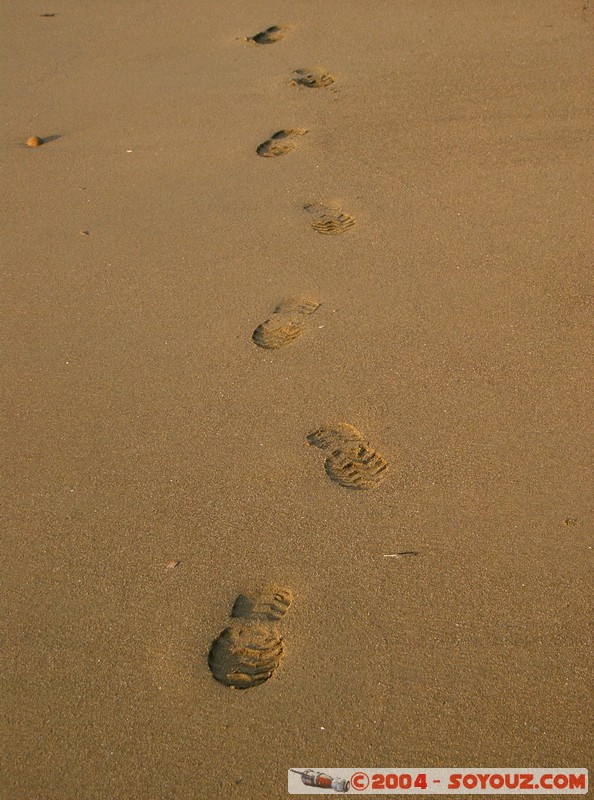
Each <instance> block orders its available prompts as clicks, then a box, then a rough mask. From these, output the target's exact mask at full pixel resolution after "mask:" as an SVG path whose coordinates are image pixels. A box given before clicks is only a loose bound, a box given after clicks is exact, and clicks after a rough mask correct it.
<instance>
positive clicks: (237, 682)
mask: <svg viewBox="0 0 594 800" xmlns="http://www.w3.org/2000/svg"><path fill="white" fill-rule="evenodd" d="M292 601H293V593H292V592H291V590H290V589H284V588H277V587H270V586H269V587H265V588H264V589H262V590H261V591H259V592H257V593H255V594H252V595H239V597H238V598H237V600H236V601H235V604H234V606H233V610H232V612H231V617H232V621H231V625H230V626H229V627H228V628H225V630H224V631H223V632H222V633H221V634H220V635H219V636H218V637H217V638H216V639H215V640H214V642H213V643H212V646H211V648H210V653H209V655H208V666H209V667H210V671H211V672H212V674H213V677H214V678H215V679H216V680H217V681H219V682H220V683H224V684H225V685H226V686H231V687H232V688H234V689H250V688H251V687H252V686H258V684H260V683H264V682H265V681H267V680H268V679H269V678H271V677H272V675H273V674H274V673H275V672H276V670H277V669H278V668H279V666H280V663H281V661H282V659H283V657H284V654H285V647H284V642H283V639H282V636H281V634H280V630H279V628H278V626H277V625H276V623H277V622H278V621H279V620H280V619H282V617H284V615H285V614H286V613H287V611H288V609H289V606H290V605H291V603H292ZM235 620H237V621H235Z"/></svg>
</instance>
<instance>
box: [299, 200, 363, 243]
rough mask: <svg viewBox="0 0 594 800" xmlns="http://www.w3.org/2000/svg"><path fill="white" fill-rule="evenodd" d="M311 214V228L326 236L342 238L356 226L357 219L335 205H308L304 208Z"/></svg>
mask: <svg viewBox="0 0 594 800" xmlns="http://www.w3.org/2000/svg"><path fill="white" fill-rule="evenodd" d="M303 208H304V209H305V211H307V213H308V214H311V216H312V221H311V227H312V228H313V229H314V230H315V231H317V232H318V233H323V234H325V235H326V236H340V235H341V234H343V233H346V232H347V231H348V229H349V228H352V227H353V225H354V224H355V218H354V217H352V216H351V215H350V214H347V213H346V211H343V210H342V209H341V208H340V207H339V206H337V205H335V204H333V203H328V204H326V203H306V205H304V206H303Z"/></svg>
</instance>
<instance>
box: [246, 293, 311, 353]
mask: <svg viewBox="0 0 594 800" xmlns="http://www.w3.org/2000/svg"><path fill="white" fill-rule="evenodd" d="M319 307H320V303H319V302H318V300H316V299H314V298H313V297H293V298H290V299H288V300H283V301H282V302H281V303H279V304H278V305H277V307H276V308H275V309H274V311H273V312H272V316H271V317H269V319H267V320H265V321H264V322H262V323H261V324H260V325H258V327H257V328H256V330H255V331H254V332H253V334H252V341H253V342H254V344H257V345H258V347H263V348H264V349H265V350H278V348H279V347H285V346H286V345H288V344H290V343H291V342H292V341H294V340H295V339H298V338H299V337H300V336H301V335H302V334H303V333H304V332H305V320H306V317H308V316H309V315H310V314H313V313H314V311H316V309H318V308H319Z"/></svg>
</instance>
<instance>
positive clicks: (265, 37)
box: [246, 25, 287, 44]
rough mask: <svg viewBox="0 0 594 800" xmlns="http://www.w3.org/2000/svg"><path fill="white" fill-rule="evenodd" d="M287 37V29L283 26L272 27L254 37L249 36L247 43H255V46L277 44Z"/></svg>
mask: <svg viewBox="0 0 594 800" xmlns="http://www.w3.org/2000/svg"><path fill="white" fill-rule="evenodd" d="M286 35H287V28H284V27H282V26H281V25H271V26H270V28H266V30H265V31H260V33H256V34H255V35H254V36H248V37H247V38H246V42H255V44H274V43H275V42H280V41H282V40H283V39H284V38H285V36H286Z"/></svg>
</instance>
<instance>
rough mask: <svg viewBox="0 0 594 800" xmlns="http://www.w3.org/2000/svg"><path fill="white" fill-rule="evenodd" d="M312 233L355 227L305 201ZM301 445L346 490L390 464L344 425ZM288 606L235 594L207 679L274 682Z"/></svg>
mask: <svg viewBox="0 0 594 800" xmlns="http://www.w3.org/2000/svg"><path fill="white" fill-rule="evenodd" d="M286 34H287V28H285V27H283V26H279V25H272V26H271V27H270V28H266V29H265V30H263V31H260V32H259V33H256V34H255V35H253V36H249V37H247V38H246V41H247V42H250V43H253V44H257V45H264V44H274V43H276V42H280V41H282V40H283V39H284V38H285V36H286ZM333 83H334V77H333V76H332V75H331V74H330V73H329V72H327V71H326V70H324V69H318V68H315V69H296V70H294V72H293V78H292V80H291V84H292V85H294V86H299V87H304V88H307V89H322V88H325V87H327V86H330V85H332V84H333ZM306 133H307V130H306V129H305V128H283V129H281V130H278V131H277V132H276V133H273V134H272V135H271V136H270V137H269V138H268V139H266V140H265V141H263V142H262V143H261V144H259V145H258V147H257V148H256V153H257V154H258V155H259V156H261V157H262V158H277V157H279V156H284V155H288V154H289V153H291V152H293V151H294V150H296V149H297V147H298V140H299V138H300V137H302V136H304V135H305V134H306ZM303 208H304V210H305V211H306V212H307V214H308V215H309V216H310V220H311V227H312V228H313V230H314V231H316V232H317V233H320V234H323V235H327V236H340V235H342V234H344V233H346V232H347V231H348V230H349V229H350V228H352V227H353V225H354V224H355V218H354V217H353V216H351V214H349V213H347V212H346V211H344V210H343V209H342V208H341V207H340V206H339V205H338V204H337V203H333V202H326V203H319V202H318V203H306V204H305V205H304V206H303ZM319 307H320V302H319V300H317V299H316V298H314V297H310V296H307V295H300V296H297V297H292V298H289V299H285V300H282V301H281V302H280V303H278V305H277V306H276V307H275V308H274V309H273V311H272V313H271V314H270V316H269V317H268V318H267V319H266V320H264V322H262V323H260V324H259V325H258V326H257V328H256V329H255V330H254V332H253V333H252V341H253V343H254V344H255V345H256V346H257V347H259V348H262V349H264V350H279V349H281V348H283V347H286V346H287V345H289V344H291V343H292V342H294V341H295V340H297V339H299V338H300V337H301V336H302V335H303V334H304V332H305V330H306V328H307V322H308V319H309V318H310V317H311V315H312V314H314V313H315V312H316V311H317V310H318V308H319ZM306 440H307V442H308V443H309V444H310V445H312V446H313V447H316V448H318V449H319V450H321V451H322V453H323V454H324V455H325V469H326V474H327V475H328V477H329V478H330V479H331V480H332V481H333V482H334V483H336V484H338V485H339V486H342V487H344V488H346V489H354V490H366V489H375V488H377V487H378V486H379V485H380V484H381V483H382V481H383V480H384V478H385V477H386V473H387V469H388V464H387V462H386V459H385V458H384V457H383V456H382V455H381V454H380V453H378V452H377V450H375V449H374V448H373V447H372V446H371V445H370V444H369V443H368V442H367V441H365V439H364V437H363V435H362V434H361V433H360V432H359V431H358V430H357V428H355V427H354V425H350V424H348V423H345V422H340V423H337V424H334V425H329V426H327V427H324V428H319V429H317V430H315V431H312V432H311V433H309V434H308V435H307V437H306ZM292 601H293V593H292V591H291V590H290V589H288V588H280V587H274V586H267V587H264V588H263V589H261V590H259V591H257V592H256V593H254V594H251V595H244V594H241V595H239V597H238V598H237V599H236V601H235V604H234V606H233V609H232V611H231V619H230V623H229V625H228V626H227V627H226V628H225V629H224V630H223V631H222V632H221V633H220V634H219V636H217V638H216V639H215V640H214V641H213V643H212V646H211V648H210V652H209V655H208V665H209V667H210V671H211V673H212V675H213V677H214V678H215V679H216V680H217V681H219V682H220V683H223V684H225V685H226V686H230V687H232V688H234V689H250V688H252V687H254V686H258V685H260V684H262V683H264V682H266V681H267V680H269V678H271V677H272V675H273V674H274V673H275V672H276V671H277V670H278V668H279V666H280V664H281V662H282V660H283V657H284V654H285V645H284V641H283V637H282V633H281V630H280V625H279V623H280V621H281V620H282V618H283V617H284V615H285V614H286V612H287V610H288V609H289V606H290V605H291V603H292Z"/></svg>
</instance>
